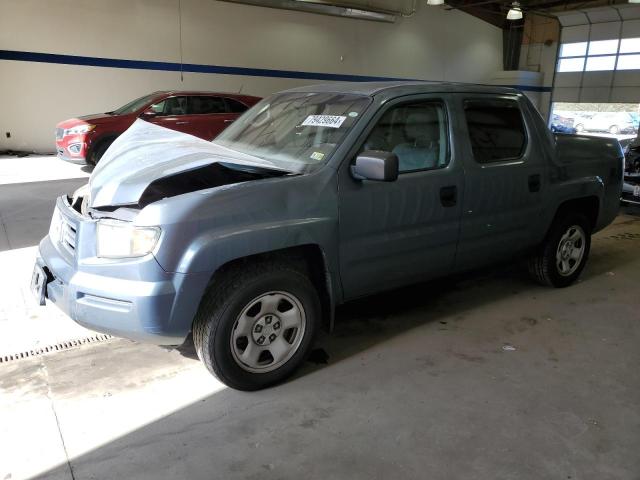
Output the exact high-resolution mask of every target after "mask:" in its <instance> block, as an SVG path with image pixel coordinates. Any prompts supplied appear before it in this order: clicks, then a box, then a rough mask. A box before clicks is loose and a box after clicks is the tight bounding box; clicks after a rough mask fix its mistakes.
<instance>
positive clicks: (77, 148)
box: [56, 92, 260, 165]
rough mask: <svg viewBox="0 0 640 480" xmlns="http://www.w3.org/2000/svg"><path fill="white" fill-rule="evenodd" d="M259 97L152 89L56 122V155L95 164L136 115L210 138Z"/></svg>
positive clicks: (74, 161) (68, 159)
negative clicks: (100, 109)
mask: <svg viewBox="0 0 640 480" xmlns="http://www.w3.org/2000/svg"><path fill="white" fill-rule="evenodd" d="M258 101H260V98H259V97H252V96H249V95H235V94H230V93H212V92H155V93H152V94H150V95H146V96H144V97H141V98H138V99H137V100H134V101H132V102H130V103H127V104H126V105H125V106H123V107H120V108H118V109H117V110H114V111H113V112H107V113H102V114H97V115H87V116H84V117H78V118H72V119H70V120H65V121H64V122H61V123H59V124H58V125H57V126H56V150H57V152H58V157H59V158H61V159H63V160H67V161H69V162H73V163H88V164H91V165H95V164H96V163H97V162H98V161H99V160H100V157H102V154H103V153H104V152H105V151H106V150H107V148H109V145H111V143H112V142H113V141H114V140H115V139H116V138H118V135H120V134H121V133H122V132H124V131H125V130H126V129H127V128H129V127H130V126H131V124H132V123H133V122H134V121H135V120H136V119H137V118H142V119H144V120H146V121H147V122H151V123H155V124H156V125H161V126H163V127H166V128H170V129H172V130H178V131H180V132H184V133H189V134H191V135H194V136H196V137H200V138H203V139H205V140H213V139H214V138H215V137H216V136H217V135H218V134H219V133H220V132H221V131H222V130H224V129H225V128H226V127H227V126H228V125H229V124H230V123H232V122H233V121H234V120H235V119H236V118H238V117H239V116H240V115H241V114H242V112H244V111H245V110H247V109H248V108H249V107H251V106H253V105H254V104H256V103H257V102H258Z"/></svg>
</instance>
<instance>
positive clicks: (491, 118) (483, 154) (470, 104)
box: [464, 100, 527, 164]
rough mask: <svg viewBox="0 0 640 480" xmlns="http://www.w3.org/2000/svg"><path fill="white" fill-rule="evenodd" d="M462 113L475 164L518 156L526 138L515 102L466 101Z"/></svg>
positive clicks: (511, 158) (520, 154)
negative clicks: (463, 113)
mask: <svg viewBox="0 0 640 480" xmlns="http://www.w3.org/2000/svg"><path fill="white" fill-rule="evenodd" d="M464 112H465V117H466V119H467V129H468V130H469V140H470V142H471V149H472V150H473V157H474V159H475V161H476V162H478V163H482V164H485V163H493V162H502V161H505V160H513V159H516V158H519V157H520V156H522V154H523V152H524V149H525V145H526V138H527V137H526V134H525V128H524V122H523V121H522V113H521V112H520V107H519V105H518V103H517V102H516V101H511V100H504V101H485V100H467V101H466V102H465V104H464Z"/></svg>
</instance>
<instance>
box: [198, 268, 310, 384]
mask: <svg viewBox="0 0 640 480" xmlns="http://www.w3.org/2000/svg"><path fill="white" fill-rule="evenodd" d="M320 317H321V308H320V300H319V298H318V294H317V292H316V289H315V287H314V285H313V283H312V282H311V280H309V278H308V277H307V276H306V275H305V274H304V273H302V272H301V271H299V270H297V269H296V268H294V267H292V266H289V265H286V264H280V263H265V264H258V265H253V266H250V267H246V268H242V269H235V270H232V271H229V272H227V273H226V274H224V275H222V277H221V278H219V279H218V281H216V280H215V279H214V283H213V284H212V286H211V287H210V288H209V289H208V290H207V292H206V293H205V295H204V298H203V300H202V302H201V304H200V307H199V309H198V313H197V314H196V317H195V319H194V324H193V340H194V344H195V347H196V351H197V353H198V357H199V358H200V360H201V361H202V362H203V363H204V364H205V366H206V367H207V369H208V370H209V371H210V372H211V373H212V374H213V375H215V376H216V377H217V378H218V379H220V381H222V382H223V383H225V384H226V385H228V386H229V387H232V388H235V389H237V390H258V389H261V388H265V387H268V386H270V385H273V384H276V383H279V382H281V381H283V380H284V379H286V378H287V377H289V376H290V375H291V374H293V372H294V371H295V370H296V369H297V368H298V367H299V366H300V365H301V364H302V363H303V361H304V359H305V357H306V356H307V354H308V352H309V350H310V349H311V346H312V345H313V342H314V339H315V336H316V333H317V330H318V325H319V323H320Z"/></svg>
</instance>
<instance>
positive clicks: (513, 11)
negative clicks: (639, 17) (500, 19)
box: [507, 0, 640, 20]
mask: <svg viewBox="0 0 640 480" xmlns="http://www.w3.org/2000/svg"><path fill="white" fill-rule="evenodd" d="M639 1H640V0H639ZM507 20H522V10H521V9H520V3H518V2H513V3H512V4H511V8H510V9H509V11H508V12H507Z"/></svg>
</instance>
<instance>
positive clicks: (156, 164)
mask: <svg viewBox="0 0 640 480" xmlns="http://www.w3.org/2000/svg"><path fill="white" fill-rule="evenodd" d="M291 173H292V172H290V171H288V170H284V169H282V168H279V167H278V166H276V165H274V164H273V163H271V162H269V161H267V160H264V159H261V158H258V157H254V156H251V155H247V154H243V153H240V152H236V151H234V150H230V149H228V148H225V147H223V146H220V145H217V144H215V143H211V142H207V141H205V140H202V139H200V138H196V137H193V136H191V135H187V134H185V133H181V132H176V131H173V130H169V129H166V128H163V127H159V126H157V125H153V124H151V123H148V122H145V121H142V120H137V121H136V122H135V123H134V124H133V125H132V126H131V128H129V130H127V131H126V132H125V133H124V134H122V135H121V136H120V137H118V139H117V140H116V141H115V142H114V143H113V144H112V145H111V147H110V148H109V150H107V152H106V153H105V155H104V156H103V157H102V159H101V160H100V163H99V164H98V166H97V167H96V169H95V170H94V172H93V174H92V175H91V178H90V180H89V187H88V188H89V201H88V204H87V208H88V209H90V210H97V211H114V210H116V209H117V208H119V207H130V208H138V209H140V208H144V207H145V206H146V205H148V204H149V203H152V202H155V201H157V200H160V199H162V198H167V197H171V196H176V195H181V194H184V193H189V192H193V191H197V190H205V189H209V188H216V187H221V186H224V185H230V184H234V183H241V182H246V181H251V180H257V179H261V178H266V177H273V176H282V175H287V174H291Z"/></svg>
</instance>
